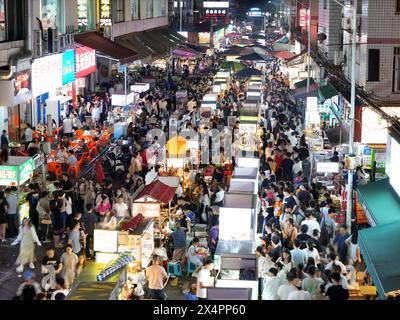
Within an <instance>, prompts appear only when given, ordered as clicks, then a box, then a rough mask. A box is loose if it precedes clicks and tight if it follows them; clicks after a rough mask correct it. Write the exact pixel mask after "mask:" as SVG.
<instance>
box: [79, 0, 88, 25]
mask: <svg viewBox="0 0 400 320" xmlns="http://www.w3.org/2000/svg"><path fill="white" fill-rule="evenodd" d="M87 25H88V19H87V0H78V26H80V27H82V26H87Z"/></svg>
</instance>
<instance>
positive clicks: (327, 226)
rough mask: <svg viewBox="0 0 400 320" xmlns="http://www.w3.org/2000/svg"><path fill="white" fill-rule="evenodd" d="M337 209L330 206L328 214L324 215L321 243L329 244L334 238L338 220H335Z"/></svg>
mask: <svg viewBox="0 0 400 320" xmlns="http://www.w3.org/2000/svg"><path fill="white" fill-rule="evenodd" d="M334 216H335V209H333V208H329V210H328V214H327V216H324V217H323V218H322V221H321V236H320V238H319V241H320V242H321V245H323V246H328V245H329V244H330V243H331V241H332V238H333V235H334V232H335V229H336V222H335V220H334Z"/></svg>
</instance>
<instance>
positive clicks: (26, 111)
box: [8, 103, 32, 142]
mask: <svg viewBox="0 0 400 320" xmlns="http://www.w3.org/2000/svg"><path fill="white" fill-rule="evenodd" d="M27 123H29V124H32V106H31V104H30V103H27V104H19V105H17V106H13V107H8V135H9V137H10V140H11V141H18V142H19V141H21V140H22V137H23V135H24V130H25V128H26V124H27Z"/></svg>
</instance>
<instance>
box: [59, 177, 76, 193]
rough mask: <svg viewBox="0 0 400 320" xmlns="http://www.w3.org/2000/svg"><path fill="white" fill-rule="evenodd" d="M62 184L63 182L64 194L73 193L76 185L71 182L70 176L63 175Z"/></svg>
mask: <svg viewBox="0 0 400 320" xmlns="http://www.w3.org/2000/svg"><path fill="white" fill-rule="evenodd" d="M60 182H61V186H62V189H63V191H64V192H72V191H73V189H74V185H73V184H72V182H71V181H70V180H69V177H68V174H63V176H62V180H61V181H60Z"/></svg>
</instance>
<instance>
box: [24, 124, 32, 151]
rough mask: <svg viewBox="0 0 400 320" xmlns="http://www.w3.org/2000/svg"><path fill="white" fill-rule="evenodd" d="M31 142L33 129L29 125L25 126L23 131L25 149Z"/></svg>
mask: <svg viewBox="0 0 400 320" xmlns="http://www.w3.org/2000/svg"><path fill="white" fill-rule="evenodd" d="M32 140H33V129H32V127H31V125H30V124H27V125H26V129H25V145H26V147H27V146H28V144H29V143H30V142H31V141H32Z"/></svg>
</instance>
